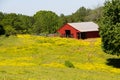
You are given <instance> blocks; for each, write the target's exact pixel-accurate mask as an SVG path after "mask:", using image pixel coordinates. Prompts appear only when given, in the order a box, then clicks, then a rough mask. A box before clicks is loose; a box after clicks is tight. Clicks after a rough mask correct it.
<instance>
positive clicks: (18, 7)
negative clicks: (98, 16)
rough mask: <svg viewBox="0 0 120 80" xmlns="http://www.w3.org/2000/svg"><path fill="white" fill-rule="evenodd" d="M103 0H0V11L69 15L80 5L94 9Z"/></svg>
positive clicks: (29, 14) (30, 14) (103, 0)
mask: <svg viewBox="0 0 120 80" xmlns="http://www.w3.org/2000/svg"><path fill="white" fill-rule="evenodd" d="M104 2H105V0H0V12H4V13H17V14H23V15H28V16H33V15H34V14H35V13H36V12H37V11H40V10H48V11H53V12H55V13H56V14H57V15H60V14H64V15H70V14H72V13H74V12H75V11H76V10H78V9H79V8H80V7H82V6H84V7H85V8H90V9H94V8H96V7H99V6H103V5H104Z"/></svg>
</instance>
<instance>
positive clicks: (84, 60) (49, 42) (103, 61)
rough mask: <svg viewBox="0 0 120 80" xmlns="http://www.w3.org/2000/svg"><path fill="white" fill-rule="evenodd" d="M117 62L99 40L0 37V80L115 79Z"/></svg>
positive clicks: (119, 70)
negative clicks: (105, 50) (103, 49)
mask: <svg viewBox="0 0 120 80" xmlns="http://www.w3.org/2000/svg"><path fill="white" fill-rule="evenodd" d="M117 60H118V61H119V57H117V56H113V55H108V54H106V53H104V52H103V51H102V47H101V39H100V38H94V39H86V40H77V39H72V38H60V37H43V36H36V35H28V34H26V35H20V34H19V35H17V36H10V37H8V38H6V37H4V36H0V80H119V79H120V66H119V63H120V62H116V63H114V61H117ZM66 61H69V63H67V65H68V66H66V65H65V62H66ZM70 65H73V66H74V67H72V68H71V67H70Z"/></svg>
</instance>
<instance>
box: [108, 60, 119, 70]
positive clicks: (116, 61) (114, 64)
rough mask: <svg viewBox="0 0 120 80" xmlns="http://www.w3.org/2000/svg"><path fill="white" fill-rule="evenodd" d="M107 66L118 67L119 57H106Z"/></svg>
mask: <svg viewBox="0 0 120 80" xmlns="http://www.w3.org/2000/svg"><path fill="white" fill-rule="evenodd" d="M106 64H107V65H108V66H113V67H115V68H120V58H109V59H107V63H106Z"/></svg>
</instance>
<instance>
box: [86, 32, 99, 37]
mask: <svg viewBox="0 0 120 80" xmlns="http://www.w3.org/2000/svg"><path fill="white" fill-rule="evenodd" d="M96 37H100V36H99V31H92V32H86V38H96Z"/></svg>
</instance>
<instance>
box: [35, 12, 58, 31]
mask: <svg viewBox="0 0 120 80" xmlns="http://www.w3.org/2000/svg"><path fill="white" fill-rule="evenodd" d="M34 20H35V23H34V25H33V26H34V28H33V29H34V31H35V32H36V33H54V32H55V31H56V29H57V28H58V26H59V17H58V16H57V15H56V14H55V13H54V12H52V11H38V12H37V13H36V14H35V15H34Z"/></svg>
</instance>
